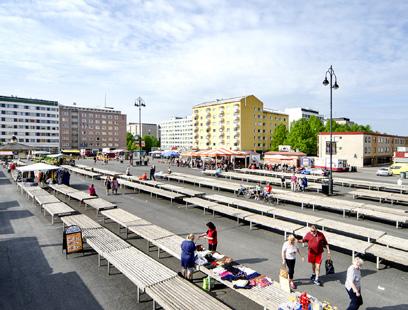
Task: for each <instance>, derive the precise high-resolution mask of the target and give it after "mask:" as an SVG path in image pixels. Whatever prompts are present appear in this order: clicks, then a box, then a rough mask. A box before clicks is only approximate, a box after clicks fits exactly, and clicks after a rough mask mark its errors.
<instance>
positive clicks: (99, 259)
mask: <svg viewBox="0 0 408 310" xmlns="http://www.w3.org/2000/svg"><path fill="white" fill-rule="evenodd" d="M99 267H101V255H100V254H99V253H98V268H99Z"/></svg>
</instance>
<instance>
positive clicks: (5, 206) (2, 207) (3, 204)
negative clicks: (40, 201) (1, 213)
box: [0, 200, 20, 210]
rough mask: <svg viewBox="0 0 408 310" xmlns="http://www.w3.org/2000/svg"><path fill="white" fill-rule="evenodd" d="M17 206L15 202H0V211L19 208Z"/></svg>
mask: <svg viewBox="0 0 408 310" xmlns="http://www.w3.org/2000/svg"><path fill="white" fill-rule="evenodd" d="M19 206H20V204H19V203H18V201H17V200H11V201H3V202H0V210H7V209H10V208H15V207H19Z"/></svg>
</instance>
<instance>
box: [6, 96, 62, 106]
mask: <svg viewBox="0 0 408 310" xmlns="http://www.w3.org/2000/svg"><path fill="white" fill-rule="evenodd" d="M0 101H6V102H15V103H30V104H39V105H51V106H58V101H50V100H43V99H32V98H22V97H15V96H0Z"/></svg>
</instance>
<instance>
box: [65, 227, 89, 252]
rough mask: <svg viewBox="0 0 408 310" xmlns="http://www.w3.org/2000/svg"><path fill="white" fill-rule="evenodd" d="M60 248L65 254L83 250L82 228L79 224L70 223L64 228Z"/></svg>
mask: <svg viewBox="0 0 408 310" xmlns="http://www.w3.org/2000/svg"><path fill="white" fill-rule="evenodd" d="M62 249H63V250H65V254H66V255H68V254H72V253H78V252H82V251H83V249H84V245H83V241H82V230H81V228H80V227H79V226H77V225H71V226H68V227H66V228H65V229H64V234H63V241H62Z"/></svg>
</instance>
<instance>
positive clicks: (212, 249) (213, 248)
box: [208, 244, 217, 252]
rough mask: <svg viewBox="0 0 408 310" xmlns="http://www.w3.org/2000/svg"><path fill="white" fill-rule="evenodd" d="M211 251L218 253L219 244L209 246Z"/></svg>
mask: <svg viewBox="0 0 408 310" xmlns="http://www.w3.org/2000/svg"><path fill="white" fill-rule="evenodd" d="M208 250H209V251H214V252H215V251H217V244H208Z"/></svg>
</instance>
